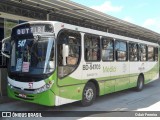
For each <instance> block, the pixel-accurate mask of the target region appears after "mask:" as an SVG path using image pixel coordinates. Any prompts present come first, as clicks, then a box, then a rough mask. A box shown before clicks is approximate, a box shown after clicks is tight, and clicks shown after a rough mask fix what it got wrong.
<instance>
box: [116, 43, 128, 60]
mask: <svg viewBox="0 0 160 120" xmlns="http://www.w3.org/2000/svg"><path fill="white" fill-rule="evenodd" d="M115 52H116V60H117V61H127V42H123V41H121V40H116V42H115Z"/></svg>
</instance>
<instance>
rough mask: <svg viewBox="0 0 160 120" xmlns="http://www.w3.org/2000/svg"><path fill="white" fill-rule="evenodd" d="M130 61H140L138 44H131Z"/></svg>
mask: <svg viewBox="0 0 160 120" xmlns="http://www.w3.org/2000/svg"><path fill="white" fill-rule="evenodd" d="M129 60H130V61H138V60H139V59H138V44H136V43H129Z"/></svg>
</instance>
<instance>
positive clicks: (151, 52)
mask: <svg viewBox="0 0 160 120" xmlns="http://www.w3.org/2000/svg"><path fill="white" fill-rule="evenodd" d="M148 61H154V47H152V46H148Z"/></svg>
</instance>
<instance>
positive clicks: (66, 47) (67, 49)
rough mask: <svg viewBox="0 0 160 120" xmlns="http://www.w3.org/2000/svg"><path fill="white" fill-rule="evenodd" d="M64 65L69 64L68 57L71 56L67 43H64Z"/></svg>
mask: <svg viewBox="0 0 160 120" xmlns="http://www.w3.org/2000/svg"><path fill="white" fill-rule="evenodd" d="M62 54H63V55H62V56H63V65H66V64H67V59H66V58H67V57H68V56H69V46H68V45H66V44H63V53H62Z"/></svg>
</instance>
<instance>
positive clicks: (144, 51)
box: [139, 44, 147, 61]
mask: <svg viewBox="0 0 160 120" xmlns="http://www.w3.org/2000/svg"><path fill="white" fill-rule="evenodd" d="M139 56H140V61H147V46H146V45H142V44H141V45H139Z"/></svg>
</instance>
